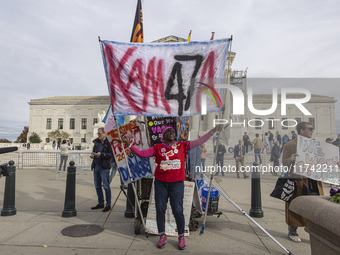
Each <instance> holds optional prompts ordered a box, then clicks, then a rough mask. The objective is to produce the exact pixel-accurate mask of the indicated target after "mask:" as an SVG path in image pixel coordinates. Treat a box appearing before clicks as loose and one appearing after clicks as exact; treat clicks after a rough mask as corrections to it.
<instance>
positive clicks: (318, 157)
mask: <svg viewBox="0 0 340 255" xmlns="http://www.w3.org/2000/svg"><path fill="white" fill-rule="evenodd" d="M296 153H297V154H298V156H297V157H296V160H295V173H296V174H299V175H301V176H304V177H308V178H311V179H313V180H317V181H322V182H326V183H330V184H335V185H339V179H340V173H339V170H340V169H339V167H338V162H339V148H338V147H337V146H334V145H332V144H329V143H325V142H318V141H315V140H312V139H310V138H306V137H303V136H298V138H297V150H296Z"/></svg>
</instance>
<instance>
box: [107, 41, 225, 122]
mask: <svg viewBox="0 0 340 255" xmlns="http://www.w3.org/2000/svg"><path fill="white" fill-rule="evenodd" d="M229 41H230V39H222V40H212V41H207V42H185V43H152V44H145V43H119V42H110V41H101V44H102V50H103V56H104V67H105V72H106V77H107V82H108V88H109V93H110V96H111V103H112V109H113V112H114V114H118V115H144V116H182V115H194V114H200V113H201V112H202V107H201V106H202V105H201V104H202V101H203V100H204V107H203V108H204V109H205V107H206V110H207V112H215V111H221V107H222V100H221V98H222V92H221V90H220V89H219V90H218V91H217V90H215V88H214V86H215V84H214V83H215V80H214V78H215V79H216V78H220V79H222V81H223V78H224V72H225V65H226V59H227V53H228V48H229ZM202 98H203V99H202Z"/></svg>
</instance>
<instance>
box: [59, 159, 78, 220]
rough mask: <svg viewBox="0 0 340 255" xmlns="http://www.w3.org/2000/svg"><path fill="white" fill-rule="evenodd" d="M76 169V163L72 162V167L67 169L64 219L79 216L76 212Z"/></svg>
mask: <svg viewBox="0 0 340 255" xmlns="http://www.w3.org/2000/svg"><path fill="white" fill-rule="evenodd" d="M75 207H76V167H75V166H74V161H70V166H69V167H67V177H66V191H65V203H64V210H63V213H62V215H61V216H62V217H74V216H77V210H76V208H75Z"/></svg>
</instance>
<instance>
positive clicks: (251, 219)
mask: <svg viewBox="0 0 340 255" xmlns="http://www.w3.org/2000/svg"><path fill="white" fill-rule="evenodd" d="M204 179H205V180H206V181H208V180H209V179H208V178H207V177H206V176H205V175H204ZM215 189H216V190H217V191H218V192H219V194H220V195H222V196H223V197H224V198H225V199H227V200H228V201H229V202H230V203H231V204H232V205H233V206H235V207H236V208H237V210H239V211H240V212H241V213H242V214H243V215H244V216H246V217H247V218H248V219H249V220H250V221H251V222H253V223H254V224H255V225H256V226H257V227H258V228H259V229H261V230H262V231H263V232H264V233H265V234H266V235H267V236H269V237H270V239H272V240H273V241H274V242H275V243H276V244H277V245H278V246H280V247H281V248H282V249H283V250H284V251H285V252H287V254H292V253H291V252H290V251H289V250H288V249H286V248H285V247H284V246H283V245H282V244H281V243H279V242H278V241H277V240H276V239H275V238H274V237H273V236H272V235H271V234H269V233H268V231H267V230H265V229H264V228H263V227H262V226H261V225H260V224H258V223H257V222H256V221H255V220H254V219H253V218H252V217H250V216H249V215H248V214H247V213H246V212H245V211H244V210H243V209H242V208H241V207H239V206H238V205H237V204H236V203H235V202H234V201H233V200H231V199H230V197H229V196H228V195H226V194H225V193H224V192H222V191H221V190H220V189H219V188H217V187H216V186H215Z"/></svg>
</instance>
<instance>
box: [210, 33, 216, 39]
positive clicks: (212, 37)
mask: <svg viewBox="0 0 340 255" xmlns="http://www.w3.org/2000/svg"><path fill="white" fill-rule="evenodd" d="M214 35H215V32H211V38H210V41H212V40H214Z"/></svg>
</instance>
